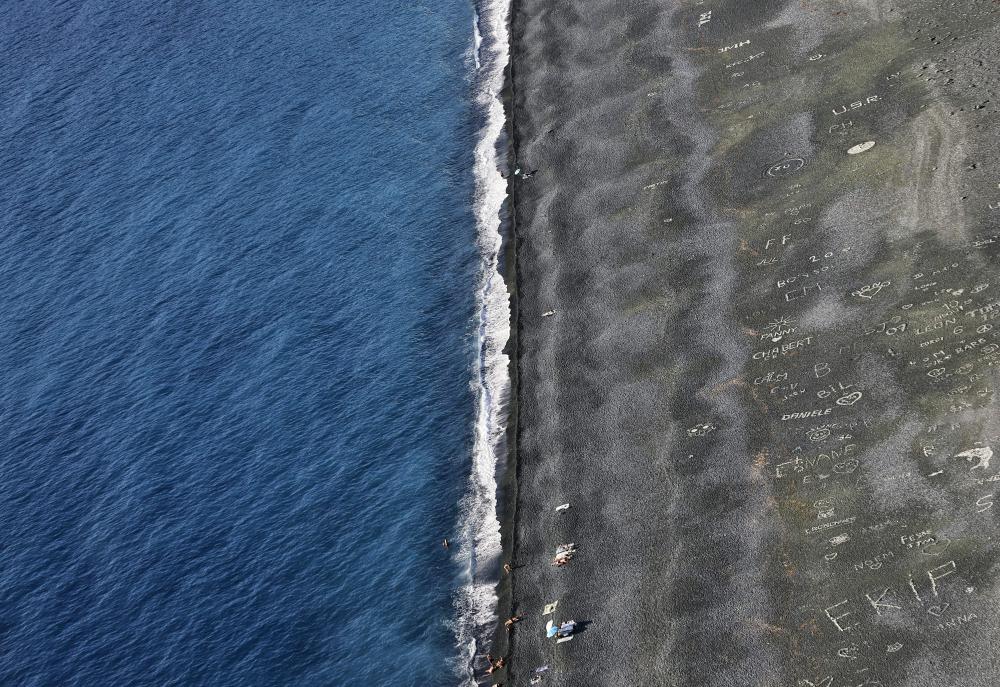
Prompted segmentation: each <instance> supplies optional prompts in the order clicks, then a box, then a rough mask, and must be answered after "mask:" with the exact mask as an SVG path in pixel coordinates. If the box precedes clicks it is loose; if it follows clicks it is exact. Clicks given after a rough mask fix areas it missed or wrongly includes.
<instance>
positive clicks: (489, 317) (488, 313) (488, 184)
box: [455, 0, 510, 684]
mask: <svg viewBox="0 0 1000 687" xmlns="http://www.w3.org/2000/svg"><path fill="white" fill-rule="evenodd" d="M509 15H510V0H482V2H481V3H480V6H479V7H478V12H477V15H476V20H477V21H476V27H475V32H474V39H473V40H474V41H475V55H476V59H475V64H476V79H475V84H476V86H475V88H476V95H475V98H476V107H477V110H478V114H480V116H481V117H482V118H483V126H482V128H481V129H480V131H479V136H478V139H477V142H476V146H475V151H474V163H473V173H474V175H475V201H474V202H475V217H476V230H477V236H478V242H479V254H480V258H481V260H482V269H481V272H480V282H479V285H478V294H477V304H478V306H479V326H478V330H477V344H478V351H479V360H478V364H477V367H476V370H475V381H474V384H475V390H476V396H477V400H478V408H477V412H476V426H475V441H474V445H473V452H472V470H471V473H470V476H469V487H468V491H467V494H466V496H465V497H464V499H463V501H462V505H461V518H462V520H461V538H460V541H459V544H460V549H459V555H460V556H462V558H463V560H464V561H465V562H466V564H467V568H466V571H465V576H466V579H465V582H464V585H463V587H462V589H461V590H460V591H459V593H458V595H457V598H456V604H455V605H456V611H457V619H456V624H455V631H456V638H457V641H458V645H459V651H460V652H461V659H460V660H461V662H462V667H461V672H462V674H463V680H465V681H467V682H468V683H469V684H475V680H474V679H473V675H472V663H473V660H474V659H475V657H476V655H477V654H481V653H484V652H485V651H486V650H487V649H488V642H489V641H490V639H491V637H492V634H493V630H494V628H495V627H496V622H497V596H496V584H497V571H498V569H499V567H500V556H501V554H502V549H501V545H500V523H499V521H498V520H497V481H496V475H497V466H498V464H499V462H500V461H501V460H503V458H504V456H505V454H506V446H505V438H506V429H507V413H508V401H509V398H510V375H509V370H508V362H509V361H508V357H507V356H506V355H505V354H504V352H503V349H504V346H506V344H507V340H508V338H509V337H510V294H508V293H507V287H506V284H505V283H504V279H503V276H502V275H501V274H500V260H501V257H502V256H501V251H502V245H503V237H502V233H501V229H502V228H501V223H500V210H501V206H502V205H503V202H504V200H505V199H506V197H507V182H506V181H505V180H504V178H503V177H501V176H500V171H499V167H500V166H501V165H502V164H503V160H501V158H500V153H498V143H499V141H500V137H501V135H502V134H503V130H504V124H505V118H504V108H503V103H502V102H501V100H500V92H501V90H502V88H503V84H504V68H505V67H506V66H507V61H508V59H509V55H508V52H509V51H508V25H507V23H508V19H509Z"/></svg>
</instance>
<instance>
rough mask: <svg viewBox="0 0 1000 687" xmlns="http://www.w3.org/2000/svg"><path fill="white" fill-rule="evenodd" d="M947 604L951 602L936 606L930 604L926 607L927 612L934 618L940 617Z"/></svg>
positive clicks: (946, 608)
mask: <svg viewBox="0 0 1000 687" xmlns="http://www.w3.org/2000/svg"><path fill="white" fill-rule="evenodd" d="M948 606H951V604H950V603H948V602H945V603H943V604H940V605H938V606H931V607H930V608H928V609H927V612H928V613H930V614H931V615H932V616H934V617H935V618H940V617H941V616H942V615H944V612H945V611H947V610H948Z"/></svg>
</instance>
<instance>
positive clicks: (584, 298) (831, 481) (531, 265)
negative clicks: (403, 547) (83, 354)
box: [483, 0, 1000, 687]
mask: <svg viewBox="0 0 1000 687" xmlns="http://www.w3.org/2000/svg"><path fill="white" fill-rule="evenodd" d="M709 13H710V14H709ZM998 26H1000V4H998V3H997V2H995V1H993V0H964V1H961V2H951V3H946V2H924V1H914V2H899V3H894V2H889V1H888V0H885V1H880V0H871V1H868V2H864V1H862V0H854V1H847V0H845V1H825V2H821V1H818V0H816V1H813V0H801V1H800V0H794V1H792V2H757V1H751V0H728V1H719V2H709V1H708V0H706V1H705V2H665V1H661V2H655V1H653V0H634V1H625V0H587V1H583V0H575V1H570V0H560V1H559V2H555V1H554V0H516V1H515V5H514V11H513V16H512V40H513V62H512V73H513V123H514V134H515V137H514V151H515V154H516V157H517V161H518V164H519V165H520V166H521V167H523V168H528V169H534V168H538V169H539V172H538V173H537V174H536V175H534V176H533V177H531V178H530V179H525V180H515V181H513V182H512V183H513V189H514V199H515V213H514V218H515V223H516V232H517V244H516V253H517V284H518V290H519V311H520V312H519V316H518V323H517V324H518V331H519V342H518V356H519V367H518V373H519V384H518V389H519V392H518V394H519V395H518V411H519V416H518V427H517V448H518V451H517V475H516V477H517V484H518V491H517V497H516V503H515V504H514V505H515V507H516V517H515V520H514V523H513V527H514V529H513V532H512V533H511V531H510V530H508V532H507V535H508V537H509V536H510V535H511V534H513V537H514V539H513V541H514V554H513V556H514V563H515V564H516V566H517V568H516V570H515V571H514V573H513V575H512V577H511V580H510V582H511V583H512V591H513V601H512V604H513V605H512V608H502V609H501V611H502V612H504V613H506V612H507V611H510V612H512V613H518V614H523V615H524V620H523V621H521V622H520V623H519V624H518V625H517V626H516V627H515V629H514V631H513V632H512V634H511V641H510V643H509V645H507V643H506V642H504V641H500V642H498V644H497V648H496V651H497V652H503V653H507V655H508V657H509V659H508V660H509V665H510V668H509V670H508V671H504V672H505V674H503V675H500V676H499V677H498V676H496V675H494V676H493V677H492V678H490V679H489V682H496V681H504V682H506V683H507V684H512V685H527V684H529V680H530V678H531V677H532V675H533V674H534V670H535V668H537V667H539V666H543V665H548V666H549V670H548V671H547V672H545V673H543V680H542V682H541V684H543V685H575V686H583V687H589V686H593V685H720V686H721V685H726V686H731V685H752V686H756V685H798V686H803V687H809V686H810V685H819V686H822V687H842V686H843V687H854V686H861V685H884V686H885V687H889V686H890V685H901V686H902V685H913V686H918V685H920V686H926V685H942V686H943V685H959V684H962V685H992V684H996V680H997V678H1000V660H998V658H1000V648H997V647H998V645H997V643H996V642H995V639H997V634H998V631H997V629H996V628H997V621H998V610H997V609H998V600H1000V599H998V597H1000V593H998V591H1000V590H998V587H997V583H998V581H997V563H998V561H1000V551H998V549H997V546H996V544H995V542H996V531H997V530H996V517H997V515H996V514H997V513H998V511H1000V507H994V501H995V500H1000V494H997V492H1000V481H998V480H1000V454H998V455H996V456H995V457H993V451H994V450H997V451H1000V416H998V414H997V405H998V404H997V396H996V392H997V388H998V384H1000V379H998V367H1000V365H998V364H997V363H1000V270H998V269H997V265H996V263H997V257H996V255H997V248H998V246H1000V243H998V241H1000V226H998V225H1000V187H998V183H1000V162H998V154H997V153H998V150H997V148H998V145H997V141H998V138H1000V121H998V109H1000V93H998V91H1000V65H998V59H1000V58H998V52H1000V33H998ZM866 141H875V146H874V147H873V148H871V149H870V150H866V151H864V152H860V153H858V154H854V155H851V154H848V153H847V151H848V149H850V148H852V146H855V145H856V144H860V143H863V142H866ZM548 310H555V311H556V314H555V315H554V316H551V317H546V318H543V317H541V314H542V313H543V312H545V311H548ZM994 494H997V496H996V497H994ZM566 501H569V502H571V503H572V506H573V507H572V510H570V511H569V512H568V513H564V514H559V513H556V512H555V511H554V508H555V506H557V505H559V504H560V503H563V502H566ZM565 542H575V543H576V544H577V546H578V547H579V552H578V553H577V555H576V557H575V559H574V560H573V561H572V563H571V564H570V565H569V566H567V567H565V568H562V569H559V568H555V567H552V566H551V565H550V564H549V563H550V561H551V559H552V557H553V555H554V553H555V547H556V546H557V545H558V544H561V543H565ZM504 598H507V597H504ZM556 600H558V601H559V607H558V609H557V611H556V612H555V614H554V616H553V617H554V619H556V620H567V619H576V620H578V621H586V627H585V630H584V631H583V632H581V633H580V634H578V635H577V636H576V637H575V638H574V639H573V641H571V642H567V643H565V644H559V645H556V644H555V643H554V641H553V640H547V639H545V638H544V629H543V628H544V623H545V620H546V619H547V618H545V617H543V616H542V615H541V612H542V607H543V605H544V604H546V603H548V602H551V601H556ZM486 681H487V679H486V678H485V677H484V678H483V682H486Z"/></svg>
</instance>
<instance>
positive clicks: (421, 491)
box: [0, 0, 508, 687]
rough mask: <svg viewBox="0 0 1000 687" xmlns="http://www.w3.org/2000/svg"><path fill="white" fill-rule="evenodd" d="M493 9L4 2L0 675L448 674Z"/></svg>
mask: <svg viewBox="0 0 1000 687" xmlns="http://www.w3.org/2000/svg"><path fill="white" fill-rule="evenodd" d="M505 11H506V10H505V9H504V8H503V7H502V6H499V5H498V6H494V7H487V8H485V10H483V9H479V10H478V12H479V14H477V8H476V7H475V6H474V5H472V4H470V2H469V1H468V0H435V1H434V2H418V3H413V2H382V3H340V2H331V1H330V0H312V1H300V2H294V3H264V2H261V1H260V0H242V1H241V2H222V1H221V0H206V1H202V2H199V1H194V0H191V1H185V2H169V1H168V2H162V3H111V2H105V1H100V0H90V1H88V0H78V1H76V2H42V3H37V2H30V3H29V2H13V3H9V4H8V5H7V6H6V8H5V12H4V15H5V21H4V22H0V34H2V37H3V45H4V47H5V49H4V51H3V53H2V55H0V62H2V67H0V85H2V89H0V93H2V95H0V113H2V114H0V140H2V143H3V145H2V147H0V164H2V170H3V179H4V183H3V185H2V187H0V211H2V213H3V232H2V234H0V236H2V239H0V241H2V250H0V318H2V320H0V321H2V326H0V338H2V341H0V370H2V372H3V374H2V376H0V413H2V427H3V429H4V431H3V432H2V434H0V470H2V475H0V490H2V498H0V521H2V522H3V525H4V527H3V530H4V532H3V539H2V558H0V561H2V563H0V607H2V609H3V614H2V616H0V635H2V644H0V647H2V648H0V684H2V685H11V686H14V685H17V686H21V685H25V686H43V685H45V686H48V685H53V686H56V685H58V686H60V687H63V686H75V685H99V686H103V685H121V686H124V685H129V686H134V685H156V686H158V687H163V686H167V685H212V686H225V685H233V686H237V685H239V686H241V687H246V686H248V685H404V684H405V685H457V684H468V683H469V682H470V679H471V678H470V675H471V673H470V666H471V664H472V661H473V658H474V656H475V655H477V654H478V653H481V652H482V651H484V646H485V645H484V643H483V642H484V641H485V639H484V638H485V637H486V635H487V634H488V631H489V629H490V627H491V623H492V622H493V621H494V618H493V614H494V609H493V603H494V602H495V598H494V597H493V585H494V583H495V568H496V564H497V555H498V553H497V552H498V549H497V547H498V545H499V539H498V534H497V524H496V521H495V498H496V494H495V486H496V485H495V481H494V475H495V471H496V468H497V460H498V458H500V459H502V450H503V447H502V433H503V426H502V423H503V411H504V403H505V400H506V393H507V388H506V383H507V382H506V358H505V357H504V356H503V355H502V352H501V349H502V347H503V343H504V342H505V341H506V335H507V329H506V328H507V326H508V321H507V317H508V312H507V310H506V307H507V300H506V298H507V297H506V292H505V291H504V290H503V285H502V281H501V280H500V279H499V277H498V275H497V273H496V267H497V263H496V256H497V253H498V251H499V245H500V244H499V233H498V228H497V212H498V211H499V208H500V204H501V203H502V202H503V196H504V191H503V185H502V183H500V182H498V179H499V177H498V174H497V171H496V154H495V141H496V137H497V136H498V135H499V127H500V124H501V121H500V120H498V110H497V108H498V103H497V102H496V100H495V94H496V92H497V89H498V88H499V84H500V78H501V77H500V69H501V68H502V62H503V61H505V59H506V34H505V29H504V28H503V19H504V18H505V16H506V15H505ZM480 15H481V16H480ZM477 27H478V33H477ZM484 27H485V29H486V30H485V31H484V30H483V29H484ZM499 116H500V117H502V111H501V112H500V113H499ZM445 537H448V538H450V539H451V540H452V542H453V544H452V546H451V547H449V548H448V549H445V548H444V547H443V546H442V544H441V542H442V539H443V538H445Z"/></svg>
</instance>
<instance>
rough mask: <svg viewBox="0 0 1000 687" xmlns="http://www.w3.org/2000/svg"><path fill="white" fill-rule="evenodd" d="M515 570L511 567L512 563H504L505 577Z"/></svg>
mask: <svg viewBox="0 0 1000 687" xmlns="http://www.w3.org/2000/svg"><path fill="white" fill-rule="evenodd" d="M513 569H514V568H512V567H510V563H504V564H503V574H504V575H510V572H511V571H512V570H513Z"/></svg>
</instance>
